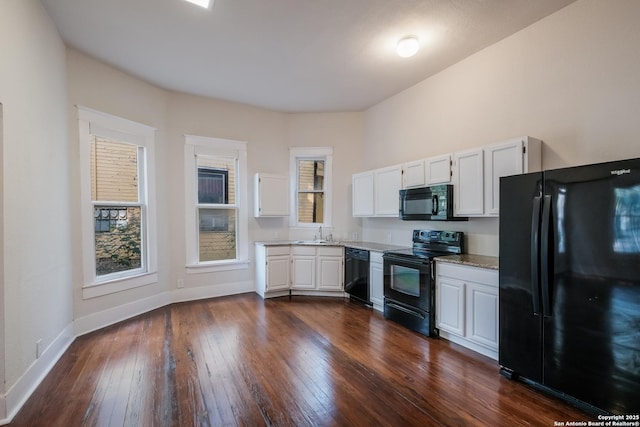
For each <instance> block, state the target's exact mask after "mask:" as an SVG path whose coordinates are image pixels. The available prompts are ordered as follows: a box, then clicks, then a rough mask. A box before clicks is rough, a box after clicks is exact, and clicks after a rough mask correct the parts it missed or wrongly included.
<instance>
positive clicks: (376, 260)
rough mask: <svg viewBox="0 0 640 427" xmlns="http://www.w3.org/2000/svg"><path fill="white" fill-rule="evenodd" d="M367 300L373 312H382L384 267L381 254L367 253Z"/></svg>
mask: <svg viewBox="0 0 640 427" xmlns="http://www.w3.org/2000/svg"><path fill="white" fill-rule="evenodd" d="M369 299H370V300H371V303H372V304H373V308H374V309H375V310H378V311H383V310H384V267H383V262H382V253H381V252H374V251H370V252H369Z"/></svg>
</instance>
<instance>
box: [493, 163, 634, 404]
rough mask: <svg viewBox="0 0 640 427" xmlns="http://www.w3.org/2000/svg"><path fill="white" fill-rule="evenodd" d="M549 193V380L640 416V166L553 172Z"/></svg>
mask: <svg viewBox="0 0 640 427" xmlns="http://www.w3.org/2000/svg"><path fill="white" fill-rule="evenodd" d="M544 194H545V197H544V198H543V200H546V202H547V203H548V204H547V207H548V215H549V216H548V217H546V214H545V213H544V207H543V218H542V224H543V227H542V229H543V230H544V229H545V223H546V228H547V229H548V235H546V234H545V233H543V235H542V236H541V245H542V246H543V250H542V253H543V254H544V252H545V249H544V247H545V246H546V247H547V248H548V252H549V258H548V259H547V260H544V259H542V260H541V263H542V266H543V268H542V269H541V275H542V276H543V277H542V289H543V290H544V289H545V281H546V284H548V286H547V288H548V292H543V295H542V305H543V313H544V321H543V335H544V339H543V349H544V355H543V366H544V371H543V383H544V384H545V385H547V386H549V387H551V388H553V389H555V390H558V391H561V392H563V393H566V394H569V395H571V396H573V397H575V398H577V399H579V400H582V401H584V402H587V403H589V404H591V405H593V406H595V407H597V408H600V409H603V410H605V411H608V412H612V413H615V414H637V413H639V412H640V160H630V161H624V162H615V163H603V164H598V165H591V166H583V167H576V168H569V169H563V170H556V171H548V172H545V183H544ZM501 221H502V217H501ZM501 225H502V224H501ZM501 249H502V247H501ZM501 255H502V254H501ZM505 256H508V248H505ZM545 263H546V265H545ZM545 267H546V270H547V274H546V275H545V274H544V272H545ZM501 268H502V263H501ZM501 303H502V301H501Z"/></svg>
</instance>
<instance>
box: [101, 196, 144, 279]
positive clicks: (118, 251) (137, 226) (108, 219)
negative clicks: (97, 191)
mask: <svg viewBox="0 0 640 427" xmlns="http://www.w3.org/2000/svg"><path fill="white" fill-rule="evenodd" d="M140 211H141V210H140V207H139V206H135V207H122V206H106V205H96V206H94V209H93V216H94V222H95V251H96V276H103V275H105V274H110V273H117V272H121V271H127V270H135V269H138V268H140V267H142V260H141V256H140V242H141V236H142V232H141V230H142V227H141V221H140Z"/></svg>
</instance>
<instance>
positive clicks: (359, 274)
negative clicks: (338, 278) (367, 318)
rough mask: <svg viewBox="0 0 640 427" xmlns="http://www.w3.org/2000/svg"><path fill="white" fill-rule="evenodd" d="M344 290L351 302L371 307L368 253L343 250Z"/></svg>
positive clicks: (357, 250) (359, 250) (346, 248)
mask: <svg viewBox="0 0 640 427" xmlns="http://www.w3.org/2000/svg"><path fill="white" fill-rule="evenodd" d="M344 290H345V292H347V293H348V294H349V298H350V299H351V300H354V301H357V302H360V303H363V304H366V305H369V306H370V305H372V304H371V301H370V300H369V251H367V250H364V249H356V248H349V247H345V248H344Z"/></svg>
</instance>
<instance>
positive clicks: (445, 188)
mask: <svg viewBox="0 0 640 427" xmlns="http://www.w3.org/2000/svg"><path fill="white" fill-rule="evenodd" d="M399 216H400V219H402V220H404V221H466V220H467V219H468V218H466V217H454V216H453V185H450V184H447V185H431V186H429V187H420V188H409V189H406V190H400V215H399Z"/></svg>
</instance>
